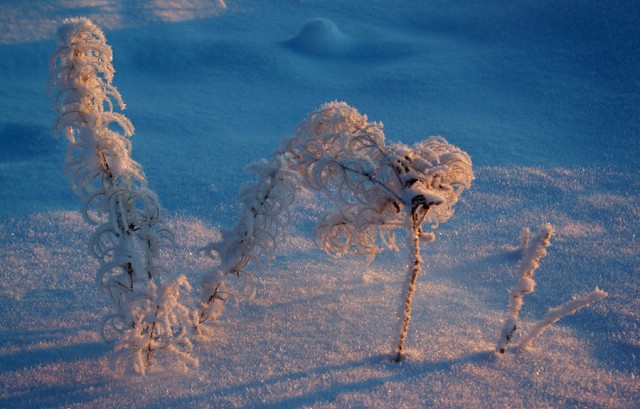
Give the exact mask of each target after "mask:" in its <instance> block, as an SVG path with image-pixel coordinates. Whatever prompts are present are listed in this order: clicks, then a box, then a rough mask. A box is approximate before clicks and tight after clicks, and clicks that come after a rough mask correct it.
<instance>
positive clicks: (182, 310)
mask: <svg viewBox="0 0 640 409" xmlns="http://www.w3.org/2000/svg"><path fill="white" fill-rule="evenodd" d="M112 58H113V55H112V51H111V47H109V46H108V45H107V44H106V39H105V37H104V34H103V33H102V31H101V30H100V29H99V28H98V27H97V26H95V25H94V24H93V22H91V21H90V20H88V19H86V18H72V19H67V20H65V21H64V22H63V24H62V25H61V26H60V28H59V29H58V46H57V49H56V51H55V53H54V54H53V56H52V57H51V64H50V69H51V74H50V80H49V84H50V86H51V87H52V88H53V89H54V90H55V103H54V105H55V109H56V111H57V112H58V114H59V115H58V117H57V118H56V121H55V127H54V128H55V129H54V132H55V134H56V136H57V135H59V134H60V133H62V134H63V135H64V136H65V137H66V138H67V139H68V140H69V148H68V152H67V165H66V171H67V173H68V174H69V175H70V176H71V178H72V186H73V189H74V190H75V191H76V193H77V194H78V195H79V196H80V198H81V199H82V214H83V217H84V218H85V220H86V221H88V222H89V223H91V224H93V225H95V226H97V227H96V231H95V233H94V235H93V237H92V240H91V244H90V247H91V252H92V253H93V255H94V256H95V257H96V258H97V259H98V260H99V261H100V269H99V271H98V275H97V282H98V284H99V285H100V286H101V287H102V288H103V289H104V291H105V292H106V293H107V294H108V296H109V298H110V300H111V301H112V302H113V305H114V308H115V311H114V312H113V313H112V314H110V315H109V316H108V317H106V318H105V321H104V324H103V336H104V338H105V339H107V340H114V341H116V342H117V345H116V349H117V350H118V351H120V353H121V354H120V357H119V358H118V359H117V361H118V362H119V363H123V364H131V367H132V368H133V370H134V371H136V372H138V373H144V372H145V371H146V370H147V368H148V367H149V366H150V365H151V363H152V362H153V361H152V358H154V357H155V354H156V352H168V353H167V354H161V357H162V358H161V359H162V360H163V361H165V360H166V361H171V362H174V361H177V362H179V364H180V365H182V366H183V367H186V366H189V365H195V364H197V361H196V360H195V359H194V358H192V357H191V356H190V352H191V343H190V341H189V337H188V333H189V331H190V329H191V328H193V312H192V309H191V308H189V307H187V305H186V304H185V303H183V301H182V297H183V296H182V295H181V294H184V293H185V292H187V291H188V290H189V289H190V287H189V285H188V283H187V282H186V278H185V277H184V276H181V277H175V276H174V275H170V274H169V273H167V272H166V271H165V270H164V269H163V268H162V266H161V265H160V263H159V259H160V257H161V253H162V251H164V250H166V249H168V248H172V247H173V236H172V234H171V232H170V231H169V230H168V228H167V227H166V225H165V221H164V211H163V209H162V208H161V207H160V204H159V203H158V199H157V197H156V195H155V193H154V192H153V191H151V190H150V189H149V188H148V187H147V182H146V180H145V177H144V174H143V172H142V169H141V167H140V165H139V164H138V163H137V162H135V161H134V160H133V159H132V158H131V156H130V153H131V143H130V141H129V137H130V136H131V135H132V134H133V130H134V129H133V125H132V124H131V122H130V121H129V119H127V118H126V117H125V116H124V115H123V114H121V113H119V112H114V108H115V107H116V106H117V107H119V108H120V109H121V110H122V109H124V107H125V105H124V102H123V100H122V97H121V96H120V93H119V92H118V90H117V89H116V87H115V86H113V85H112V83H111V81H112V80H113V75H114V69H113V66H112V64H111V61H112ZM130 357H132V358H133V359H128V358H130ZM174 358H176V359H174Z"/></svg>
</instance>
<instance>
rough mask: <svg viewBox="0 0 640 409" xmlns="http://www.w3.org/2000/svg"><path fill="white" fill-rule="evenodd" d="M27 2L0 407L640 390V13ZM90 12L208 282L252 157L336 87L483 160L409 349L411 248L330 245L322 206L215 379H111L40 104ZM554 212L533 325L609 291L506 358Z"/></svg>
mask: <svg viewBox="0 0 640 409" xmlns="http://www.w3.org/2000/svg"><path fill="white" fill-rule="evenodd" d="M28 3H29V4H30V5H31V6H30V7H27V6H26V4H27V2H21V1H1V2H0V14H1V17H0V43H2V44H1V45H0V57H1V58H0V84H1V86H0V245H1V249H2V251H1V252H0V305H1V306H2V308H0V386H1V388H0V407H25V408H26V407H29V408H31V407H118V408H120V407H133V406H138V407H216V408H217V407H337V408H343V407H380V408H388V407H429V406H440V407H446V406H456V407H620V408H631V407H636V406H638V405H639V404H640V403H639V402H640V380H639V378H638V377H639V376H640V371H639V366H640V328H639V320H640V312H639V311H640V256H639V255H638V253H640V244H639V240H640V238H639V237H638V236H639V235H640V193H639V192H640V177H639V176H638V171H639V170H640V169H639V168H640V166H639V165H640V159H639V156H640V142H638V131H639V130H640V83H639V82H638V76H637V72H638V71H637V67H638V66H640V29H639V28H638V26H637V23H636V22H637V21H638V18H640V11H639V10H640V7H638V6H637V5H636V4H635V2H633V1H627V2H624V1H621V2H615V3H607V2H596V1H593V2H585V1H581V2H577V1H576V2H573V1H566V2H534V1H531V2H523V1H518V2H513V1H511V2H507V1H504V2H502V1H497V2H491V3H490V5H487V4H482V3H481V2H477V3H476V2H471V1H468V2H457V3H456V4H455V5H452V3H453V2H449V1H441V2H436V1H426V2H414V3H415V4H413V5H412V4H403V3H402V2H401V3H398V4H395V5H393V6H390V5H388V4H389V2H383V1H380V2H377V1H349V2H345V1H339V0H335V1H331V0H327V1H320V0H319V1H277V0H274V1H268V2H267V1H250V0H245V1H232V0H229V1H227V2H225V3H222V2H216V1H210V2H205V1H187V0H184V1H166V2H163V1H145V2H139V3H138V2H136V4H138V6H136V7H133V6H127V5H128V4H132V3H134V2H131V3H130V2H124V1H107V0H105V1H84V2H83V1H56V0H51V1H36V2H33V3H31V2H28ZM404 3H410V2H404ZM163 13H164V14H163ZM72 15H88V16H90V17H92V18H94V19H95V21H96V22H98V23H99V24H102V26H103V27H104V28H105V32H106V35H107V39H108V41H109V43H110V44H111V46H112V47H113V51H114V55H115V58H114V66H115V68H116V71H117V72H116V76H115V79H114V84H115V85H116V86H117V87H118V89H119V90H120V92H121V93H122V95H123V98H124V99H125V102H126V103H127V107H128V109H127V110H126V111H125V113H126V115H127V116H128V117H129V118H130V119H131V120H132V122H133V123H134V125H135V126H136V134H135V135H134V137H133V139H132V142H133V147H134V148H133V155H134V158H135V159H136V160H137V161H139V162H140V163H141V164H142V166H143V167H144V170H145V172H146V175H147V179H148V181H149V185H150V187H151V188H153V189H155V190H156V191H157V193H158V195H159V197H160V200H161V202H162V203H163V204H164V206H165V207H167V209H168V211H169V213H170V215H171V225H172V227H173V231H174V233H175V235H176V238H177V241H178V248H177V250H176V252H175V253H171V254H167V255H166V257H167V259H166V260H167V263H168V265H169V267H170V268H172V269H173V270H174V271H179V272H183V273H186V274H188V275H189V276H190V277H191V281H192V283H193V284H195V285H196V287H197V283H198V278H199V277H200V276H201V275H202V273H203V271H204V270H205V269H206V268H209V267H211V263H210V261H209V260H207V259H206V258H203V257H199V256H198V255H197V249H198V247H200V246H203V245H205V244H207V242H209V241H210V240H213V239H215V238H217V237H218V234H219V227H220V226H228V225H230V224H231V223H232V222H233V220H234V217H235V211H236V210H237V209H236V206H235V205H234V202H233V200H234V196H235V194H236V192H237V190H238V186H239V185H240V184H241V183H243V182H245V181H248V180H249V179H248V176H246V175H244V174H242V173H241V170H242V168H243V167H244V166H245V165H247V164H248V163H250V162H251V161H253V160H256V159H259V158H261V157H268V156H270V155H271V152H272V151H273V150H275V149H276V148H277V146H278V142H279V141H280V139H281V138H283V137H285V136H289V135H291V133H292V132H293V131H294V129H295V126H296V125H297V124H298V123H299V122H300V121H301V120H302V119H303V118H304V115H305V114H306V113H307V112H309V111H311V110H313V109H316V108H317V107H318V106H320V104H322V103H324V102H328V101H331V100H334V99H337V100H344V101H346V102H348V103H349V104H350V105H352V106H354V107H356V108H357V109H358V110H359V111H360V112H362V113H365V114H367V115H368V116H369V119H370V120H375V121H382V122H384V124H385V133H386V135H387V137H388V139H390V140H393V141H402V142H405V143H407V144H413V143H414V142H416V141H418V140H419V139H421V138H424V137H427V136H429V135H433V134H441V135H443V136H444V137H446V138H447V140H448V141H449V142H451V143H453V144H455V145H457V146H459V147H460V148H462V149H464V150H465V151H467V152H468V153H469V154H470V155H471V156H472V158H473V160H474V165H475V172H476V179H475V181H474V183H473V186H472V188H471V189H470V190H469V191H468V192H464V194H463V195H462V198H461V202H460V203H458V205H457V210H456V214H455V215H454V217H453V218H452V219H451V220H450V221H449V222H447V223H446V224H443V225H442V226H440V228H439V229H438V230H437V240H436V241H435V242H434V243H430V244H427V245H425V246H424V250H423V257H424V259H425V261H426V264H427V266H426V269H425V271H424V275H423V276H421V277H420V280H419V284H418V289H417V292H416V296H415V299H414V312H413V320H412V327H411V330H410V334H409V339H408V341H407V348H408V359H407V361H406V362H403V363H402V364H400V365H398V364H394V363H392V362H390V361H389V357H390V353H391V351H392V350H393V344H394V336H395V334H396V332H397V326H398V323H397V322H396V321H395V316H396V314H395V312H396V311H397V309H398V304H399V297H398V296H399V294H400V290H401V287H402V283H403V282H404V277H403V276H402V274H403V272H404V265H405V259H406V255H405V254H404V253H403V252H401V253H399V254H395V253H389V254H387V253H383V254H382V255H381V256H379V258H378V259H376V261H374V263H373V264H371V265H369V266H367V265H365V264H364V261H363V260H361V259H358V258H345V259H342V260H338V261H334V260H331V259H329V258H328V257H327V256H326V255H325V254H324V253H323V252H321V251H320V250H318V249H316V247H315V246H314V244H313V242H312V241H311V240H310V237H311V231H312V228H313V224H314V221H316V220H317V217H318V215H320V214H321V212H322V210H323V207H322V205H323V201H322V200H318V199H317V198H315V197H313V196H310V195H302V196H301V197H300V198H299V201H298V202H297V205H296V207H295V214H294V217H292V219H293V220H296V223H295V224H294V225H292V226H291V228H290V231H289V238H288V240H287V241H286V242H284V243H282V245H281V247H280V254H281V255H280V257H279V258H277V259H276V261H275V263H274V264H273V265H272V266H271V267H269V268H266V269H260V270H257V271H255V273H254V276H255V282H256V285H257V287H258V295H257V298H256V299H255V300H254V301H253V302H250V303H248V302H247V303H241V304H239V305H238V306H237V307H233V308H230V309H228V310H226V311H225V314H223V316H222V318H221V320H220V322H219V324H218V326H217V331H218V332H217V334H216V336H215V339H214V341H213V342H210V343H199V344H197V345H196V352H197V355H198V356H199V358H200V368H199V369H198V370H195V371H192V372H191V373H188V374H186V375H183V374H173V373H170V374H151V375H150V376H147V377H145V378H135V377H133V378H131V377H119V376H117V375H115V374H114V371H113V368H112V367H111V357H112V351H111V346H110V345H107V344H105V343H103V342H102V340H101V338H100V334H99V328H100V320H101V319H102V318H103V317H104V315H105V314H106V313H107V312H108V303H107V300H106V298H105V296H104V295H103V294H101V293H100V292H99V290H98V288H97V286H96V285H95V281H94V280H95V278H94V277H95V273H96V268H97V263H96V262H94V261H93V260H92V259H91V258H90V257H89V256H88V252H87V248H86V247H87V245H86V243H87V242H88V240H89V237H90V235H91V231H92V230H91V229H92V228H91V226H88V225H86V224H85V223H84V222H83V221H82V218H81V217H80V215H79V213H77V209H78V208H79V205H80V204H79V202H78V199H77V198H76V197H75V196H74V195H73V193H72V192H71V190H70V187H69V183H68V179H67V178H66V177H65V176H64V175H63V173H62V169H63V167H64V155H65V149H66V142H65V141H63V140H58V141H56V140H55V139H53V137H52V136H51V123H52V121H53V117H54V114H53V110H52V108H51V101H50V99H49V98H48V97H47V96H46V93H45V90H46V87H45V85H46V81H47V75H48V58H49V56H50V55H51V53H52V52H53V49H54V46H55V42H54V38H53V33H54V32H55V26H56V23H57V21H56V20H58V21H59V19H61V18H63V17H64V16H72ZM160 16H164V17H160ZM545 222H550V223H552V224H553V225H554V226H555V227H556V229H557V237H555V238H554V239H553V245H552V247H551V248H550V249H549V255H548V256H547V257H546V258H544V259H543V261H542V265H541V267H540V269H539V270H538V271H537V272H536V282H537V283H538V284H537V286H536V291H535V292H534V293H533V294H532V295H529V296H526V297H525V299H524V306H523V308H522V311H521V318H522V326H523V329H524V330H526V329H527V328H530V327H531V326H532V325H533V324H534V323H535V322H536V321H537V320H538V319H540V318H541V317H542V316H543V315H544V313H545V312H546V310H547V309H548V308H550V307H554V306H557V305H559V304H561V303H563V302H565V301H567V300H569V299H570V298H571V296H572V295H574V294H584V293H586V292H588V291H591V290H592V289H593V288H594V287H595V286H596V285H598V286H600V287H601V288H603V289H605V290H606V291H608V292H609V297H607V298H606V299H604V300H603V301H600V302H598V303H597V304H594V305H592V306H590V307H587V308H586V309H583V310H581V311H579V312H578V313H576V314H575V315H573V316H570V317H567V318H565V319H563V320H561V321H559V322H558V323H557V324H555V325H554V326H553V327H552V328H551V329H550V330H549V331H547V332H545V333H544V334H543V335H542V336H541V337H540V338H539V339H537V340H536V341H535V342H534V344H533V345H532V349H531V350H529V351H527V352H521V353H513V352H512V351H509V352H508V353H507V354H506V355H505V356H502V357H496V356H494V354H493V348H494V347H495V343H496V340H497V336H498V334H499V331H500V325H501V320H502V319H503V318H504V314H505V311H506V306H507V301H508V300H507V289H508V288H509V287H511V286H512V285H513V284H514V282H515V280H516V277H515V266H516V264H517V262H518V253H517V251H516V248H517V245H518V242H519V234H520V231H521V229H522V228H523V227H531V228H534V229H535V228H537V227H538V226H540V225H542V224H543V223H545Z"/></svg>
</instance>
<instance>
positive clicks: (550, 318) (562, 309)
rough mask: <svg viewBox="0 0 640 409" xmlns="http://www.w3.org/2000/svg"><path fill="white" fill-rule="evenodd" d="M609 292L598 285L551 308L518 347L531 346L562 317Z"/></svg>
mask: <svg viewBox="0 0 640 409" xmlns="http://www.w3.org/2000/svg"><path fill="white" fill-rule="evenodd" d="M607 295H608V294H607V292H606V291H604V290H601V289H599V288H598V287H596V288H595V289H594V290H593V291H592V292H590V293H589V294H586V295H583V296H579V297H574V298H573V299H572V300H570V301H568V302H566V303H564V304H563V305H561V306H558V307H556V308H551V309H549V311H548V312H547V313H546V314H545V316H544V317H542V319H541V320H540V322H538V323H537V324H536V325H535V326H534V327H533V328H532V329H531V330H530V331H529V333H528V334H527V335H525V336H523V337H522V339H521V340H520V342H519V343H518V348H520V349H527V348H529V347H530V346H531V343H532V342H533V341H534V340H535V339H536V338H537V337H538V336H539V335H540V334H542V333H543V332H544V331H546V330H547V329H548V328H549V327H550V326H551V325H552V324H553V323H555V322H557V321H559V320H560V319H561V318H562V317H566V316H567V315H571V314H573V313H575V312H577V311H579V310H581V309H582V308H584V307H586V306H587V305H589V304H591V303H593V302H596V301H600V300H602V299H603V298H604V297H606V296H607Z"/></svg>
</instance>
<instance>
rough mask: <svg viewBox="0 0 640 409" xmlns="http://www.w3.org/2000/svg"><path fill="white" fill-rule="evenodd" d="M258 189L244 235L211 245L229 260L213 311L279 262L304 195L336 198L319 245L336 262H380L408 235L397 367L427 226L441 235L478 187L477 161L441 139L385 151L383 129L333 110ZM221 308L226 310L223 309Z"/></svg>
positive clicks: (332, 106) (312, 117)
mask: <svg viewBox="0 0 640 409" xmlns="http://www.w3.org/2000/svg"><path fill="white" fill-rule="evenodd" d="M253 169H254V170H257V173H258V175H259V177H260V181H259V182H258V184H257V185H256V186H255V187H252V188H249V189H245V191H243V192H242V193H241V194H240V201H241V202H242V203H243V211H242V214H241V217H240V221H239V223H238V224H237V225H236V227H235V228H234V229H233V230H231V231H228V232H225V233H224V234H223V237H222V240H221V241H220V242H218V243H214V244H211V245H209V247H208V249H209V250H210V251H213V252H212V253H211V254H212V255H218V256H219V257H220V258H221V260H222V261H221V264H220V269H219V270H218V271H219V272H220V273H221V275H220V276H219V277H220V278H218V280H217V281H216V280H215V279H214V278H215V277H217V275H216V274H215V273H213V274H210V277H211V278H212V279H210V280H209V282H208V283H207V285H206V287H207V288H208V289H209V292H208V296H207V300H208V302H207V304H206V305H205V309H204V310H203V313H202V317H204V318H206V317H209V316H212V315H214V314H216V313H217V312H218V311H219V310H215V309H212V307H211V305H215V300H216V299H220V300H221V301H223V300H224V298H220V292H221V289H225V288H226V282H227V281H226V277H227V275H228V274H229V273H235V275H236V277H241V276H239V273H241V272H243V269H244V268H245V267H246V266H247V265H249V263H250V262H252V261H254V262H257V261H259V260H260V259H261V258H262V257H263V258H265V259H267V260H269V259H271V258H272V257H273V252H272V251H273V248H274V246H275V242H276V240H275V239H276V237H277V235H279V234H280V233H281V232H282V228H281V224H280V218H281V217H282V215H283V211H285V210H287V209H288V207H289V206H290V205H291V202H292V201H293V199H294V194H295V189H302V188H304V189H309V190H313V191H317V192H322V193H324V194H325V195H327V196H328V198H329V199H330V200H329V201H330V202H331V203H335V204H336V208H335V209H333V210H331V211H330V212H329V213H327V214H326V215H325V216H324V217H323V219H322V220H321V221H320V223H319V224H318V226H317V228H316V239H317V242H318V244H319V245H320V246H321V247H322V248H323V249H324V250H325V251H326V252H327V254H329V255H330V256H332V257H340V256H342V255H345V254H359V255H364V256H366V258H367V259H368V261H372V260H373V259H374V258H375V257H376V255H377V254H378V253H380V252H382V251H383V250H384V249H385V248H386V249H394V250H397V245H396V230H397V229H406V230H407V231H409V234H408V236H409V238H410V240H409V241H410V246H411V248H412V252H411V263H410V271H409V277H408V278H409V284H408V286H407V290H406V292H405V297H404V302H403V305H402V313H401V314H402V316H403V317H404V318H403V321H402V323H403V324H402V328H401V330H400V341H399V346H398V350H397V360H400V359H401V357H402V351H403V346H404V342H405V339H406V334H407V331H408V327H409V320H410V316H411V299H412V295H413V291H414V288H415V282H416V279H417V277H418V274H419V272H420V267H421V258H420V251H419V250H420V243H421V242H422V241H430V240H432V239H433V238H434V235H433V234H432V233H429V232H425V231H424V230H426V229H424V227H423V226H424V225H425V224H430V225H431V226H432V227H434V228H435V227H436V226H437V224H438V223H440V222H444V221H446V220H448V219H449V218H450V217H451V215H452V214H453V206H454V205H455V203H456V202H457V201H458V197H459V196H460V193H462V191H463V190H464V189H466V188H468V187H470V185H471V181H472V179H473V172H472V169H471V159H470V158H469V156H468V155H467V154H466V153H465V152H463V151H462V150H460V149H458V148H456V147H454V146H452V145H450V144H448V143H447V141H446V140H445V139H444V138H442V137H432V138H429V139H427V140H425V141H423V142H420V143H418V144H416V145H415V146H413V147H408V146H406V145H403V144H399V143H397V144H390V145H387V144H386V143H385V136H384V133H383V131H382V124H380V123H375V122H373V123H370V122H368V121H367V117H366V116H365V115H361V114H360V113H359V112H358V111H357V110H356V109H354V108H352V107H350V106H349V105H347V104H346V103H344V102H331V103H328V104H325V105H323V106H322V107H321V108H320V109H318V110H317V111H314V112H312V113H311V114H309V115H308V116H307V118H306V119H305V120H304V121H303V122H302V123H301V124H300V125H299V126H298V128H297V130H296V132H295V135H294V136H293V137H292V138H289V139H286V140H285V141H283V143H282V147H281V149H280V150H279V151H278V152H277V153H276V156H275V159H274V160H273V161H272V162H271V164H267V162H264V161H263V162H260V163H259V164H257V165H255V166H254V168H253ZM218 305H221V303H218Z"/></svg>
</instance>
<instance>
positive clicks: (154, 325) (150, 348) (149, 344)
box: [146, 304, 160, 367]
mask: <svg viewBox="0 0 640 409" xmlns="http://www.w3.org/2000/svg"><path fill="white" fill-rule="evenodd" d="M159 311H160V304H158V305H156V314H155V316H154V317H153V324H151V331H149V343H148V344H147V364H146V366H147V367H149V364H150V363H151V354H152V353H153V348H152V346H151V344H152V343H153V337H154V336H155V331H156V321H157V320H158V312H159Z"/></svg>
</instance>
